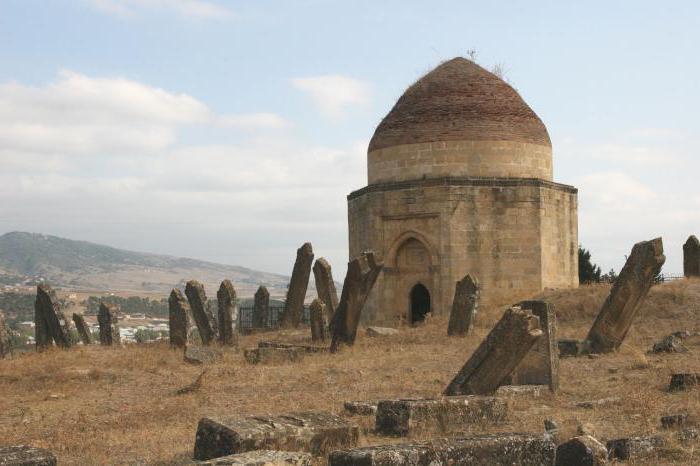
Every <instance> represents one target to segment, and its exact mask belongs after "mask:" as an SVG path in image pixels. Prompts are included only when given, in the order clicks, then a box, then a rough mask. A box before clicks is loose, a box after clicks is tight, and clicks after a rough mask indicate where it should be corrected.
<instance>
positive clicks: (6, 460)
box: [0, 445, 57, 466]
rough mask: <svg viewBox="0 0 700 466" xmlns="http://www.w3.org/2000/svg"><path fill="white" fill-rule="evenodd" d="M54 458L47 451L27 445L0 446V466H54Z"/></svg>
mask: <svg viewBox="0 0 700 466" xmlns="http://www.w3.org/2000/svg"><path fill="white" fill-rule="evenodd" d="M56 464H57V463H56V457H55V456H54V455H53V453H51V452H50V451H48V450H44V449H42V448H34V447H31V446H29V445H18V446H11V447H6V446H0V465H3V466H56Z"/></svg>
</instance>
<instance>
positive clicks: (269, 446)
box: [194, 412, 359, 460]
mask: <svg viewBox="0 0 700 466" xmlns="http://www.w3.org/2000/svg"><path fill="white" fill-rule="evenodd" d="M358 437H359V429H358V428H357V426H354V425H352V424H350V423H349V422H348V421H347V420H345V419H343V418H341V417H339V416H336V415H335V414H331V413H326V412H299V413H290V414H286V415H282V416H249V417H245V418H240V417H223V418H217V419H209V418H202V419H201V420H200V421H199V425H198V426H197V435H196V440H195V445H194V458H195V459H197V460H208V459H212V458H218V457H221V456H226V455H234V454H238V453H243V452H246V451H252V450H277V449H290V450H295V451H306V452H309V453H312V454H314V455H316V456H321V455H325V454H327V453H330V452H331V451H333V450H335V449H338V448H343V447H354V446H355V445H357V440H358Z"/></svg>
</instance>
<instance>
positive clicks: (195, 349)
mask: <svg viewBox="0 0 700 466" xmlns="http://www.w3.org/2000/svg"><path fill="white" fill-rule="evenodd" d="M220 357H221V351H218V350H215V349H212V348H205V347H203V346H188V347H187V348H186V349H185V362H188V363H190V364H211V363H213V362H215V361H216V360H217V359H219V358H220Z"/></svg>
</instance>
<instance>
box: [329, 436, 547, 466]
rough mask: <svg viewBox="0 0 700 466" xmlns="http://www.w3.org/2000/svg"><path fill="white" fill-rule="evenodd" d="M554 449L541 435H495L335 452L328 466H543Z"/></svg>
mask: <svg viewBox="0 0 700 466" xmlns="http://www.w3.org/2000/svg"><path fill="white" fill-rule="evenodd" d="M555 449H556V446H555V445H554V442H552V441H551V440H549V439H545V438H544V436H542V435H530V434H495V435H482V436H476V437H467V438H459V439H449V440H447V439H440V440H433V441H431V442H430V443H425V444H398V445H382V446H374V447H364V448H356V449H353V450H344V451H334V452H333V453H331V455H330V457H329V458H328V464H329V466H358V465H362V466H404V465H405V466H409V465H410V466H428V465H440V464H443V465H447V464H452V465H459V466H481V465H484V464H488V465H490V466H512V465H514V464H517V465H518V466H542V465H551V464H554V457H555Z"/></svg>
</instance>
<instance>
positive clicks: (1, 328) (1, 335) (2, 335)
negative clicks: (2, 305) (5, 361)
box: [0, 311, 12, 359]
mask: <svg viewBox="0 0 700 466" xmlns="http://www.w3.org/2000/svg"><path fill="white" fill-rule="evenodd" d="M10 353H12V348H11V347H10V332H9V331H8V330H7V326H6V325H5V315H4V314H3V312H2V311H0V359H2V358H4V357H5V356H9V355H10Z"/></svg>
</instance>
